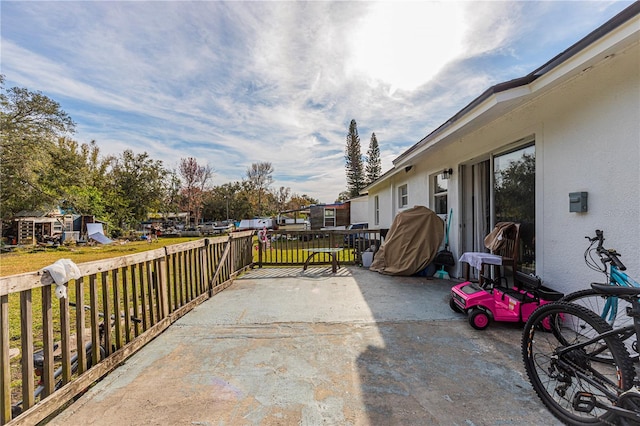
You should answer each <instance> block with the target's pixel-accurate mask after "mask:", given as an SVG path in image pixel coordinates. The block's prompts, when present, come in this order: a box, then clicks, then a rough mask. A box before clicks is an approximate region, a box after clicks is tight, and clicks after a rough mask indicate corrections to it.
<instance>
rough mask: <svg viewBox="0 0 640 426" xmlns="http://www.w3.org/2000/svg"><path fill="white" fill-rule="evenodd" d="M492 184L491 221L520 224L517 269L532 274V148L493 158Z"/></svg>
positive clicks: (533, 157)
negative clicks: (493, 218) (492, 211)
mask: <svg viewBox="0 0 640 426" xmlns="http://www.w3.org/2000/svg"><path fill="white" fill-rule="evenodd" d="M493 182H494V184H493V194H494V200H495V201H494V204H495V206H494V214H495V222H496V223H498V222H518V223H520V255H519V256H518V269H520V270H522V271H523V272H525V273H535V238H534V237H535V221H536V204H535V201H536V197H535V195H536V149H535V145H529V146H526V147H523V148H519V149H517V150H515V151H510V152H506V153H504V154H500V155H497V156H495V157H494V158H493Z"/></svg>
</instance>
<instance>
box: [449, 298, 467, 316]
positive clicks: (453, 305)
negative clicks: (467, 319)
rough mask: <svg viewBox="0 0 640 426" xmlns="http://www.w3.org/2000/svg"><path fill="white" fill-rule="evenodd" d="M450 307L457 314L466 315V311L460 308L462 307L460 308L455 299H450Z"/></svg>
mask: <svg viewBox="0 0 640 426" xmlns="http://www.w3.org/2000/svg"><path fill="white" fill-rule="evenodd" d="M449 307H450V308H451V310H452V311H453V312H457V313H459V314H462V313H464V311H463V310H462V309H461V308H460V306H458V304H457V303H456V301H455V300H453V297H452V298H451V299H449Z"/></svg>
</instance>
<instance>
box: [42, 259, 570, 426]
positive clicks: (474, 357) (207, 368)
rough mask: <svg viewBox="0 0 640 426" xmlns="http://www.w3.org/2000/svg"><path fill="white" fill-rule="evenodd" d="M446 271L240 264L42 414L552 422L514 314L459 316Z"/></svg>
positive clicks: (75, 418) (158, 421)
mask: <svg viewBox="0 0 640 426" xmlns="http://www.w3.org/2000/svg"><path fill="white" fill-rule="evenodd" d="M453 284H454V282H453V281H441V280H428V279H426V278H420V277H389V276H384V275H380V274H377V273H375V272H370V271H368V270H366V269H362V268H357V267H351V268H341V269H339V270H338V273H337V274H332V273H331V268H311V269H308V270H307V271H302V268H286V269H285V268H279V269H276V268H268V269H267V268H265V269H260V270H254V271H251V272H250V273H248V274H246V275H244V276H243V277H241V278H240V279H238V280H237V281H236V282H235V283H234V284H233V285H232V286H231V287H229V288H228V289H226V290H225V291H223V292H222V293H220V294H218V295H216V296H215V297H213V298H212V299H210V300H209V301H207V302H205V303H204V304H202V305H200V306H198V307H197V308H196V309H195V310H194V311H192V312H191V313H189V314H187V315H186V316H185V317H183V318H182V319H180V320H179V321H178V322H176V323H175V324H174V325H172V326H171V327H170V328H169V329H168V330H167V331H166V332H164V333H163V334H162V335H160V336H159V337H157V338H156V339H155V340H153V341H152V342H151V343H150V344H148V345H147V346H146V347H144V348H143V349H142V350H141V351H140V352H138V353H137V354H135V355H134V356H133V357H131V358H130V359H129V360H128V361H127V362H126V364H125V365H123V366H121V367H119V368H118V369H116V370H115V371H114V372H113V373H111V374H110V375H109V376H107V377H106V378H105V379H103V380H102V381H101V382H100V383H98V384H97V385H96V386H94V387H93V388H92V389H90V390H89V391H88V392H87V393H86V394H85V395H83V396H82V397H81V398H80V399H79V400H78V401H77V402H76V403H75V404H73V405H71V406H70V407H69V408H67V410H66V411H64V412H63V413H61V414H60V415H58V416H57V417H56V418H54V419H53V420H52V421H51V423H50V424H52V425H114V424H117V425H506V424H508V425H532V424H536V425H555V424H559V422H557V421H556V420H555V418H553V417H552V416H551V414H549V413H548V412H547V410H546V409H545V408H544V406H542V404H541V403H540V402H539V400H538V399H537V397H536V396H535V394H534V392H533V390H532V389H531V386H530V385H529V383H528V381H527V380H526V377H525V376H524V370H523V366H522V361H521V357H520V347H519V343H520V335H521V326H520V325H514V324H492V325H491V326H490V327H489V328H488V329H487V330H485V331H476V330H474V329H472V328H471V327H470V326H469V325H468V323H467V321H466V317H465V316H463V315H461V314H456V313H454V312H453V311H451V309H450V308H449V306H448V297H449V289H450V288H451V286H452V285H453Z"/></svg>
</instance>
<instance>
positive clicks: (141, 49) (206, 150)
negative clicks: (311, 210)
mask: <svg viewBox="0 0 640 426" xmlns="http://www.w3.org/2000/svg"><path fill="white" fill-rule="evenodd" d="M630 4H631V2H629V1H483V2H481V1H460V2H454V1H443V2H432V1H411V2H398V1H394V2H373V1H349V2H347V1H337V2H333V1H313V2H293V1H253V2H249V1H191V2H189V1H42V2H40V1H10V0H2V1H1V2H0V20H1V22H0V24H1V30H0V33H1V44H0V55H1V56H0V73H1V74H3V75H4V76H5V79H6V81H5V88H9V87H15V86H17V87H26V88H28V89H29V90H32V91H40V92H42V93H43V94H45V95H47V96H48V97H50V98H52V99H53V100H55V101H57V102H58V103H59V104H60V105H61V108H62V109H63V110H64V111H66V112H67V113H68V114H69V115H70V116H71V118H72V119H73V120H74V121H75V122H76V124H77V126H76V132H75V134H73V135H72V137H73V138H74V139H75V140H77V141H79V142H81V143H88V142H90V141H92V140H95V141H96V142H97V144H98V146H99V147H100V152H101V153H102V154H103V155H111V154H114V155H119V154H121V153H122V152H123V151H124V150H126V149H131V150H133V151H134V152H135V153H142V152H146V153H148V154H149V156H150V157H151V158H152V159H154V160H162V162H163V163H164V165H165V167H167V168H169V169H172V170H177V169H178V167H179V163H180V159H182V158H187V157H194V158H196V159H197V161H198V163H199V164H200V165H209V166H211V167H212V169H213V171H214V175H213V178H212V180H211V185H221V184H224V183H227V182H232V181H240V180H242V179H245V178H246V173H247V169H248V168H250V167H251V164H253V163H257V162H270V163H271V164H272V166H273V169H274V172H273V178H274V182H273V185H272V187H273V189H277V188H280V187H281V186H284V187H289V188H291V193H293V194H298V195H302V194H306V195H309V196H311V197H313V198H315V199H318V200H319V201H320V202H323V203H331V202H333V201H335V200H336V199H337V197H338V194H339V193H340V192H342V191H344V190H346V175H345V145H346V136H347V132H348V129H349V123H350V122H351V120H352V119H355V120H356V123H357V125H358V133H359V136H360V144H361V149H362V154H363V155H366V153H367V150H368V148H369V143H370V140H371V135H372V133H375V134H376V138H377V140H378V144H379V146H380V152H381V159H382V171H383V172H385V171H387V170H389V169H390V168H391V167H392V160H393V159H394V158H396V157H397V156H399V155H400V154H402V153H403V152H404V151H405V150H406V149H408V148H409V147H411V146H412V145H414V144H415V143H417V142H418V141H420V140H421V139H422V138H423V137H425V136H426V135H427V134H429V133H430V132H431V131H433V130H434V129H436V128H437V127H439V126H440V125H441V124H443V123H444V122H446V121H447V120H448V119H449V118H450V117H452V116H453V115H454V114H455V113H456V112H458V111H459V110H461V109H462V108H463V107H464V106H466V105H467V104H468V103H469V102H471V101H472V100H473V99H475V98H476V97H478V96H479V95H480V94H481V93H482V92H484V91H485V90H486V89H488V88H489V87H491V86H492V85H494V84H497V83H500V82H504V81H508V80H511V79H513V78H518V77H522V76H524V75H527V74H529V73H530V72H532V71H533V70H535V69H536V68H538V67H540V66H541V65H543V64H544V63H545V62H547V61H549V60H550V59H551V58H553V57H554V56H556V55H557V54H559V53H561V52H562V51H564V50H565V49H567V48H568V47H570V46H571V45H572V44H574V43H575V42H577V41H578V40H580V39H581V38H583V37H584V36H585V35H587V34H588V33H590V32H591V31H593V30H594V29H596V28H597V27H599V26H600V25H602V24H603V23H605V22H606V21H608V20H609V19H610V18H612V17H613V16H615V15H616V14H617V13H618V12H620V11H621V10H623V9H624V8H626V7H627V6H628V5H630Z"/></svg>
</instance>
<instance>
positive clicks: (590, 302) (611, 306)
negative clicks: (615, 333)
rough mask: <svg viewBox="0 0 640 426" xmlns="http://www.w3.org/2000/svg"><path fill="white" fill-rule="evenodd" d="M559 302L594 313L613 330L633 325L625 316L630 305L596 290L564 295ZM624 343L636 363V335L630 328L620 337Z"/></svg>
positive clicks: (627, 316) (628, 317) (631, 319)
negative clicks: (582, 307)
mask: <svg viewBox="0 0 640 426" xmlns="http://www.w3.org/2000/svg"><path fill="white" fill-rule="evenodd" d="M560 302H571V303H575V304H576V305H580V306H584V307H585V308H587V309H589V310H591V311H593V312H595V313H596V314H598V315H599V316H600V318H602V319H604V320H605V321H606V322H608V323H609V325H611V327H613V328H622V327H628V326H632V325H633V318H631V317H630V316H629V315H627V308H630V307H631V303H630V302H629V301H627V300H625V299H621V298H619V297H611V296H604V295H602V294H599V293H598V292H597V291H596V290H594V289H592V288H589V289H585V290H580V291H576V292H574V293H569V294H567V295H565V296H564V297H563V298H562V299H560ZM620 337H621V338H622V340H624V342H625V346H626V348H627V351H628V352H629V353H630V354H631V355H632V356H633V359H634V361H638V351H637V344H636V333H635V330H634V329H633V328H630V329H629V330H628V331H627V332H626V333H624V334H622V335H621V336H620Z"/></svg>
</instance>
